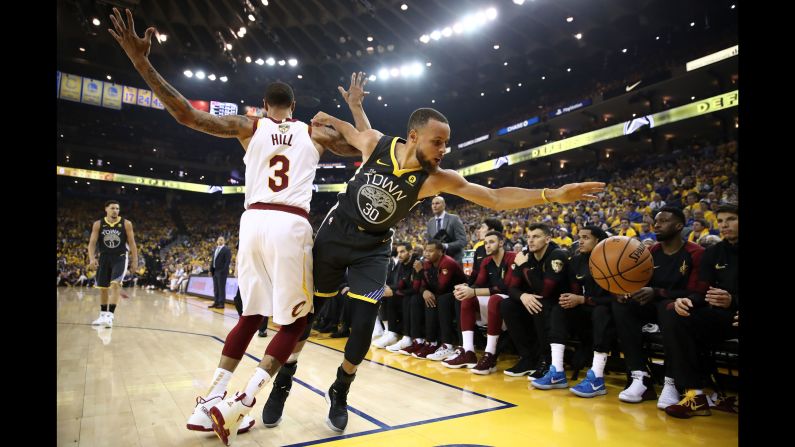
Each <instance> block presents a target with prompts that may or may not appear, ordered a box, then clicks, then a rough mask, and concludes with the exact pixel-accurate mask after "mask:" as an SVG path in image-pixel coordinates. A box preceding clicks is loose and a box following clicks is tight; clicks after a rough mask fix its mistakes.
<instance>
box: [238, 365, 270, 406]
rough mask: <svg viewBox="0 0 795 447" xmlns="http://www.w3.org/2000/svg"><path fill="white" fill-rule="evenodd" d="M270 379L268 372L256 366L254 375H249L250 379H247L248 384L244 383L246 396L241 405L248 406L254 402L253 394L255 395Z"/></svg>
mask: <svg viewBox="0 0 795 447" xmlns="http://www.w3.org/2000/svg"><path fill="white" fill-rule="evenodd" d="M270 380H271V376H270V374H268V372H267V371H265V370H264V369H262V368H260V367H257V369H256V371H254V375H253V376H251V379H250V380H249V381H248V385H246V397H244V398H243V405H245V406H247V407H250V406H251V405H252V404H253V403H254V396H256V395H257V393H259V390H261V389H262V387H264V386H265V384H266V383H268V382H269V381H270Z"/></svg>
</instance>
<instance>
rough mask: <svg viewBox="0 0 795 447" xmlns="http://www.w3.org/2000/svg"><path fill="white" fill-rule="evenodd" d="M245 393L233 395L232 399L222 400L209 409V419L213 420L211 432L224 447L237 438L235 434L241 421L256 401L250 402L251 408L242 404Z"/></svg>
mask: <svg viewBox="0 0 795 447" xmlns="http://www.w3.org/2000/svg"><path fill="white" fill-rule="evenodd" d="M244 397H246V393H243V394H241V393H240V392H237V393H235V395H234V397H230V398H228V399H226V400H222V401H220V402H218V403H216V404H215V405H213V406H212V407H211V408H210V417H211V418H212V420H213V430H214V431H215V434H216V435H218V438H220V439H221V442H223V443H224V445H232V443H233V442H234V441H235V439H236V438H237V432H238V428H239V427H240V425H242V423H243V420H244V419H245V417H246V415H247V414H248V412H249V411H251V408H252V407H254V404H255V403H257V399H254V401H253V402H251V406H247V405H245V404H244V403H243V398H244Z"/></svg>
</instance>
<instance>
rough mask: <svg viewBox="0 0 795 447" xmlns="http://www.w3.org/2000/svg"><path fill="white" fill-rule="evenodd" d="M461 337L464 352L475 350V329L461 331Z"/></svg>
mask: <svg viewBox="0 0 795 447" xmlns="http://www.w3.org/2000/svg"><path fill="white" fill-rule="evenodd" d="M461 338H463V339H464V340H463V341H464V352H466V351H472V352H475V331H461Z"/></svg>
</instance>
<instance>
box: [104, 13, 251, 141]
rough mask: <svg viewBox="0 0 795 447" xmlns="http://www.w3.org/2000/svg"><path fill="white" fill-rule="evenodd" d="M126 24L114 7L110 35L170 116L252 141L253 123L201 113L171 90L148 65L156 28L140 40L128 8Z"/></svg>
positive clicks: (205, 129) (237, 117)
mask: <svg viewBox="0 0 795 447" xmlns="http://www.w3.org/2000/svg"><path fill="white" fill-rule="evenodd" d="M125 12H126V14H127V22H126V23H125V21H124V19H122V17H121V13H119V10H118V9H117V8H113V15H111V16H110V21H111V22H112V23H113V28H114V29H115V30H114V29H110V28H109V29H108V32H109V33H110V34H111V35H112V36H113V38H114V39H116V42H118V43H119V45H120V46H121V47H122V49H123V50H124V52H125V53H127V57H129V58H130V60H131V61H132V63H133V66H134V67H135V69H136V70H138V73H140V74H141V76H142V77H143V78H144V81H146V83H147V84H148V85H149V87H150V88H151V89H152V91H153V92H154V93H155V95H157V97H158V98H159V99H160V101H162V102H163V105H164V106H165V108H166V110H167V111H168V113H170V114H171V116H173V117H174V118H175V119H176V120H177V121H178V122H179V123H180V124H182V125H184V126H188V127H190V128H191V129H196V130H198V131H201V132H204V133H208V134H210V135H215V136H216V137H222V138H239V139H241V140H242V139H246V138H250V137H251V136H252V135H253V134H254V127H253V126H252V125H251V123H250V121H249V120H248V119H247V118H246V117H245V116H242V115H227V116H215V115H211V114H209V113H207V112H203V111H201V110H196V109H194V108H193V106H192V105H191V104H190V102H188V100H187V99H185V97H184V96H182V94H180V93H179V92H178V91H177V90H176V89H175V88H174V87H172V86H171V85H170V84H169V83H168V82H166V80H165V79H163V77H162V76H160V73H158V72H157V70H155V68H154V67H153V66H152V64H151V63H150V62H149V50H150V49H151V47H152V34H154V33H155V29H154V27H149V28H147V29H146V32H145V33H144V36H143V37H138V34H137V33H136V32H135V21H134V20H133V16H132V13H131V12H130V10H129V9H127V10H125Z"/></svg>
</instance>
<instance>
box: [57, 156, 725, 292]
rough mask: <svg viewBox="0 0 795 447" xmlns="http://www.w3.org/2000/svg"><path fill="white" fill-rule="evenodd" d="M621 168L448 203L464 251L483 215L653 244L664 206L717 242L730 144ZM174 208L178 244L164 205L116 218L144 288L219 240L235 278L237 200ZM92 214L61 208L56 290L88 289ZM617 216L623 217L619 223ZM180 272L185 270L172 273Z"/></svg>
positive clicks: (513, 230) (523, 227) (424, 215)
mask: <svg viewBox="0 0 795 447" xmlns="http://www.w3.org/2000/svg"><path fill="white" fill-rule="evenodd" d="M622 167H623V169H621V170H617V171H615V172H613V174H612V175H609V174H607V172H608V171H606V170H594V171H593V172H591V174H592V177H581V180H585V179H587V178H589V179H592V180H600V181H605V182H607V190H606V193H605V194H604V196H603V197H602V198H601V200H599V201H596V202H589V203H578V204H566V205H558V204H553V205H549V206H544V207H542V206H537V207H534V208H527V209H520V210H509V211H503V212H501V213H493V212H491V211H490V210H487V209H485V208H483V207H481V206H478V205H475V204H473V203H469V202H464V201H461V200H456V198H455V197H449V198H448V212H450V213H453V214H457V215H459V217H460V218H461V220H462V222H463V223H464V227H465V231H466V233H467V244H466V248H467V249H472V248H473V246H474V245H475V244H476V243H477V242H478V240H479V238H478V234H477V229H478V227H479V226H480V223H481V221H482V216H484V215H494V216H497V217H498V218H500V219H501V222H502V224H503V228H504V229H505V230H504V232H505V237H506V239H507V241H509V242H510V243H511V246H513V244H515V243H521V244H523V245H525V244H526V238H525V236H526V233H527V227H528V225H530V224H532V223H545V224H548V225H550V226H552V227H553V232H554V235H555V238H556V241H557V242H558V243H559V244H560V245H562V246H569V245H571V244H572V243H573V242H575V241H576V240H577V234H578V231H579V230H580V228H582V226H584V225H597V226H600V227H601V228H602V229H604V230H605V231H607V232H608V233H610V234H617V235H631V236H637V237H639V238H640V239H641V240H644V239H652V240H654V239H655V237H654V233H653V232H652V231H651V228H652V226H653V220H654V212H655V211H656V210H658V209H660V208H661V207H663V206H665V205H669V206H675V207H680V208H682V209H683V212H684V213H685V216H686V217H687V225H686V228H685V237H687V238H688V240H690V241H693V242H697V243H700V242H705V243H708V241H710V240H712V241H713V242H714V238H709V236H710V235H711V236H718V231H717V228H716V216H715V210H716V209H717V207H718V206H719V205H720V204H722V203H737V144H736V142H729V143H726V144H721V145H715V146H713V145H704V146H703V147H698V148H687V149H683V150H679V151H674V152H673V153H670V154H664V155H659V156H657V157H654V158H647V159H643V160H636V161H635V162H634V163H630V164H625V165H623V166H622ZM577 174H578V175H582V174H583V173H582V172H578V173H577ZM568 175H571V174H568ZM566 177H567V176H564V177H562V178H561V177H560V176H559V178H556V179H552V178H546V179H536V180H534V181H533V182H531V183H530V184H528V185H522V186H528V187H534V186H542V185H545V184H547V185H548V184H551V183H552V182H553V181H554V183H556V184H559V183H563V182H566V181H572V180H569V179H567V178H566ZM319 197H322V198H323V199H320V198H319ZM335 198H336V197H335V196H334V195H333V194H325V195H319V194H316V199H315V200H314V201H313V212H312V213H311V222H312V224H313V227H314V228H315V229H317V227H318V226H319V225H320V223H321V222H322V220H323V217H324V216H325V213H326V211H327V210H328V207H330V206H331V205H332V204H333V199H335ZM426 202H429V201H426ZM175 206H176V207H177V208H178V211H177V212H178V213H179V214H180V215H181V216H182V220H183V221H184V223H185V229H184V231H182V232H181V233H182V235H183V236H184V237H180V238H177V237H176V236H177V232H178V231H177V227H176V225H175V223H174V222H173V220H172V218H171V215H170V214H169V213H167V212H165V211H164V210H163V209H162V207H163V205H162V204H158V203H156V202H146V203H139V202H136V201H131V202H129V203H125V204H124V205H123V207H122V210H121V215H122V216H124V217H126V218H128V219H130V220H132V222H133V223H134V228H135V234H136V241H137V245H138V250H139V253H140V254H141V256H140V258H141V260H140V261H139V263H140V264H141V265H140V266H138V268H137V269H136V270H135V273H136V274H138V275H142V276H146V275H144V272H147V273H149V274H150V275H151V274H153V277H152V280H149V281H145V283H147V284H149V285H154V282H156V281H158V280H157V278H158V277H159V278H160V280H159V281H160V283H161V285H162V286H163V287H165V286H166V285H168V288H171V285H172V284H176V283H175V282H173V281H174V280H178V278H184V277H185V275H188V274H201V273H203V272H207V271H208V266H209V256H210V253H212V250H213V248H214V247H215V240H216V238H217V237H218V236H224V237H225V238H226V239H227V246H229V247H230V248H231V249H232V256H233V257H232V263H231V266H232V267H231V274H232V275H234V268H235V265H236V262H235V260H236V258H235V255H236V252H237V226H238V223H239V218H240V213H241V212H242V207H239V204H238V203H236V202H234V201H233V200H230V201H226V202H214V203H213V204H212V205H210V209H207V206H206V205H201V204H197V203H193V202H186V203H184V204H176V205H175ZM98 208H101V206H99V207H98V206H97V205H96V204H94V203H89V202H87V201H85V200H67V201H64V202H63V203H61V204H59V207H58V243H57V264H58V269H57V270H58V278H59V280H58V281H59V284H75V283H76V282H77V281H79V280H80V278H81V277H82V276H87V278H86V279H83V280H82V282H81V283H82V284H84V285H87V284H88V281H87V280H89V279H91V278H92V277H93V274H94V272H90V271H87V266H88V251H87V243H88V237H89V235H90V231H91V224H92V223H93V221H94V220H96V219H99V218H101V217H102V210H101V209H100V210H99V211H97V209H98ZM429 216H430V206H429V204H428V203H423V204H422V205H420V206H418V207H417V208H416V209H415V210H414V211H413V212H412V214H411V215H410V216H408V217H407V218H406V219H404V220H403V221H401V222H400V223H399V224H398V225H397V227H396V228H395V237H394V240H396V241H398V240H400V241H406V242H410V243H411V244H412V245H413V246H416V245H421V244H422V243H424V241H425V237H426V236H425V225H426V223H427V220H428V218H429ZM622 218H625V220H624V223H623V225H622ZM624 227H625V228H624ZM693 230H695V231H693ZM172 242H173V243H172ZM155 261H157V262H155ZM153 270H154V272H153ZM180 270H182V271H183V273H179V274H177V273H178V272H179V271H180ZM178 282H179V281H178Z"/></svg>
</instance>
